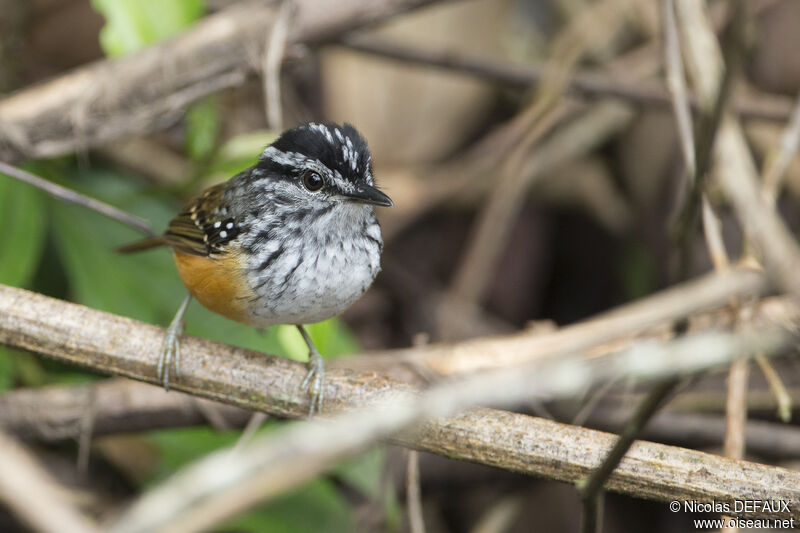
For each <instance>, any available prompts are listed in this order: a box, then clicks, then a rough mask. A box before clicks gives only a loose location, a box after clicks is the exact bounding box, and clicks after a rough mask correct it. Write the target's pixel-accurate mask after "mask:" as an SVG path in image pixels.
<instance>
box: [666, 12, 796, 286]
mask: <svg viewBox="0 0 800 533" xmlns="http://www.w3.org/2000/svg"><path fill="white" fill-rule="evenodd" d="M676 5H677V8H678V11H677V12H678V15H679V18H680V19H681V21H682V23H683V26H684V27H683V30H684V38H685V40H686V43H687V47H688V50H687V54H686V58H687V68H688V70H689V72H690V74H691V75H692V78H693V82H694V85H695V86H696V88H697V92H698V95H699V96H700V98H701V100H703V101H704V102H714V101H715V98H717V94H716V92H717V87H719V86H720V83H721V80H722V78H723V75H724V73H723V68H724V66H723V65H724V63H723V58H722V52H721V51H720V49H719V44H718V43H717V40H716V37H715V36H714V33H713V31H712V29H711V24H710V21H709V20H708V18H707V16H706V13H705V11H704V9H703V4H700V3H697V2H695V1H693V0H680V1H679V2H678V3H677V4H676ZM714 157H715V163H716V168H717V175H718V179H719V181H720V184H721V186H722V188H723V190H724V191H725V193H726V195H727V196H728V198H729V199H730V201H731V204H732V205H733V208H734V211H735V212H736V215H737V217H738V219H739V221H740V222H741V225H742V226H743V228H744V230H745V232H746V233H747V236H748V238H750V239H751V240H752V242H753V244H755V245H756V246H757V247H758V249H759V251H760V252H761V254H762V255H763V259H764V267H765V268H766V270H767V272H768V274H770V276H771V277H772V278H773V279H774V280H775V282H776V283H777V284H779V285H780V286H781V287H782V288H783V289H784V290H785V291H787V292H789V293H791V294H792V295H794V296H795V297H797V296H800V277H798V276H797V272H799V271H800V247H798V245H797V243H796V242H795V240H794V239H793V238H792V235H791V233H790V232H789V230H788V229H787V228H786V225H785V224H784V223H783V221H782V220H781V219H780V217H779V216H778V214H777V213H776V212H775V211H774V210H773V209H771V208H770V205H769V203H768V201H767V200H766V198H765V196H764V195H763V194H762V191H761V190H760V188H759V185H758V177H757V173H756V168H755V163H754V162H753V158H752V155H751V154H750V150H749V148H748V146H747V143H746V141H745V138H744V134H743V133H742V129H741V127H740V125H739V123H738V122H737V121H736V119H735V118H734V117H733V116H732V115H730V114H728V115H726V116H725V117H724V118H723V120H722V123H721V125H720V130H719V134H718V135H717V141H716V143H715V145H714Z"/></svg>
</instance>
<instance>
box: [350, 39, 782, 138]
mask: <svg viewBox="0 0 800 533" xmlns="http://www.w3.org/2000/svg"><path fill="white" fill-rule="evenodd" d="M338 44H340V45H342V46H345V47H347V48H350V49H352V50H357V51H359V52H363V53H365V54H371V55H374V56H378V57H381V58H387V59H392V60H395V61H400V62H402V63H408V64H411V65H416V66H422V67H430V68H437V69H442V70H447V71H451V72H454V73H459V74H466V75H470V76H473V77H476V78H480V79H483V80H486V81H489V82H494V83H499V84H503V85H506V86H509V87H512V88H516V89H529V88H530V87H531V85H534V84H536V83H539V82H540V81H541V80H542V78H543V77H544V75H545V74H544V69H543V68H541V67H535V66H534V67H531V66H528V65H518V64H514V63H509V62H505V61H500V60H496V59H489V58H484V57H478V56H475V55H470V54H465V53H463V52H460V51H444V50H443V51H436V50H427V49H420V48H416V47H413V46H408V45H405V44H401V43H397V42H389V41H384V40H378V39H376V38H373V37H366V36H363V35H347V36H345V37H343V38H341V39H340V40H339V41H338ZM565 89H566V91H567V92H568V93H569V94H574V95H577V96H582V97H588V98H606V97H610V98H618V99H621V100H624V101H626V102H629V103H632V104H640V105H646V106H659V107H669V106H671V105H672V102H671V98H670V95H669V92H668V91H667V90H666V89H665V88H664V87H663V86H661V85H660V84H658V83H656V82H645V81H633V80H625V79H620V78H619V76H611V75H609V74H600V73H593V72H581V71H578V72H574V73H572V75H571V77H570V78H569V80H568V82H567V85H566V87H565ZM688 100H689V105H690V107H691V108H692V109H695V110H696V109H697V99H696V98H695V97H694V95H688ZM733 109H734V111H735V112H736V114H738V115H739V116H741V117H742V118H744V119H758V120H770V121H776V122H785V121H786V120H787V119H788V118H789V117H790V115H791V114H792V102H791V101H790V100H789V99H787V98H783V97H769V98H765V97H762V96H751V97H747V98H743V99H740V100H737V101H736V102H735V103H734V104H733Z"/></svg>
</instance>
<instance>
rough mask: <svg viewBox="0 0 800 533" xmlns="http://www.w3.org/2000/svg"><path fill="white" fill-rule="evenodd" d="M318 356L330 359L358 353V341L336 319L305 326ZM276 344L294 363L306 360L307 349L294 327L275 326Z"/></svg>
mask: <svg viewBox="0 0 800 533" xmlns="http://www.w3.org/2000/svg"><path fill="white" fill-rule="evenodd" d="M305 328H306V331H307V332H308V334H309V336H311V340H312V341H313V342H314V345H315V346H316V347H317V350H319V353H320V355H322V357H324V358H326V359H332V358H335V357H339V356H342V355H351V354H354V353H356V352H358V351H359V346H358V341H356V338H355V337H354V336H353V334H352V333H350V330H348V329H347V326H345V325H344V323H342V321H341V320H339V319H338V318H330V319H328V320H323V321H322V322H317V323H316V324H309V325H307V326H305ZM277 337H278V342H279V343H280V345H281V347H282V348H283V353H284V354H286V356H287V357H289V358H290V359H294V360H295V361H306V360H308V347H307V346H306V343H305V341H304V340H303V336H302V335H300V332H299V331H298V330H297V328H296V327H295V326H277Z"/></svg>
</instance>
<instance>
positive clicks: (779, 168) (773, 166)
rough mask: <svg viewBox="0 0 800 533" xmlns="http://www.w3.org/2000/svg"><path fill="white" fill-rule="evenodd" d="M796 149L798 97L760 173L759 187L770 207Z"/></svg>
mask: <svg viewBox="0 0 800 533" xmlns="http://www.w3.org/2000/svg"><path fill="white" fill-rule="evenodd" d="M798 147H800V95H798V96H797V98H796V100H795V105H794V110H793V111H792V115H791V118H790V119H789V123H788V124H787V125H786V128H785V129H784V130H783V135H782V136H781V142H780V145H779V146H778V147H777V148H776V149H775V150H773V151H771V152H770V153H769V154H768V155H767V157H766V158H765V161H764V169H763V171H762V172H761V174H762V176H763V178H762V185H761V186H762V188H763V190H764V194H765V196H766V198H767V202H768V203H769V204H771V205H775V202H776V200H777V198H778V194H779V192H780V187H781V184H782V183H783V179H784V177H785V176H786V169H787V168H788V167H789V163H791V161H792V159H793V158H794V156H795V154H796V153H797V149H798Z"/></svg>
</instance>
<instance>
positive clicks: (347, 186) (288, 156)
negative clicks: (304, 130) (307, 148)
mask: <svg viewBox="0 0 800 533" xmlns="http://www.w3.org/2000/svg"><path fill="white" fill-rule="evenodd" d="M262 157H265V158H267V159H270V160H272V161H274V162H275V163H278V164H279V165H286V166H292V167H298V168H303V169H307V170H313V171H314V172H318V173H319V174H320V175H321V176H327V177H328V178H329V179H331V180H332V181H333V183H334V184H335V185H336V187H337V188H338V189H339V190H340V191H342V192H353V191H354V190H355V189H356V186H355V185H354V184H353V183H351V182H350V181H348V180H346V179H344V178H343V177H342V174H341V173H340V172H339V171H338V170H331V169H329V168H328V167H326V166H325V165H324V164H323V163H322V161H320V160H319V159H311V158H310V157H306V156H305V155H303V154H301V153H298V152H281V151H280V150H278V149H277V148H275V147H273V146H268V147H267V148H266V149H265V150H264V153H263V154H262ZM269 181H270V180H269V179H268V178H265V179H260V180H257V181H256V182H255V184H261V183H266V182H269Z"/></svg>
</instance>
